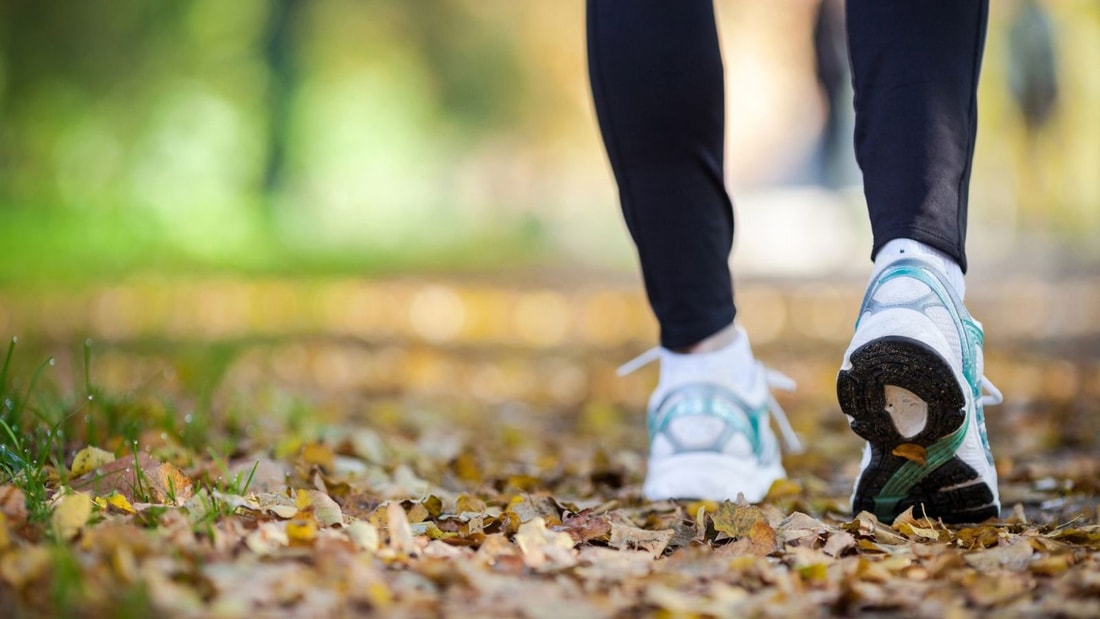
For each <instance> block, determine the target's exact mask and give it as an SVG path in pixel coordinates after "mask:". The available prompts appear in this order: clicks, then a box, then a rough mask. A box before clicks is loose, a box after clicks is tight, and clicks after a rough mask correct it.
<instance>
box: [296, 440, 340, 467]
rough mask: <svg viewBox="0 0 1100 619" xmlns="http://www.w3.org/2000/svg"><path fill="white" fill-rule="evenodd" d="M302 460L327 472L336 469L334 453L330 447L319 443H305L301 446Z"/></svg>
mask: <svg viewBox="0 0 1100 619" xmlns="http://www.w3.org/2000/svg"><path fill="white" fill-rule="evenodd" d="M302 461H303V462H305V463H306V464H315V465H317V466H319V467H321V468H322V469H324V470H325V472H327V473H332V472H333V471H335V470H336V454H334V453H332V448H331V447H328V446H327V445H322V444H321V443H307V444H306V445H305V446H304V447H302Z"/></svg>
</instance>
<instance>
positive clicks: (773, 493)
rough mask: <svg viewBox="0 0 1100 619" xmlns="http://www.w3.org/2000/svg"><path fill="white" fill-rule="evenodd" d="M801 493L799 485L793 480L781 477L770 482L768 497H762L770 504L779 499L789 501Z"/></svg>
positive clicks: (800, 485)
mask: <svg viewBox="0 0 1100 619" xmlns="http://www.w3.org/2000/svg"><path fill="white" fill-rule="evenodd" d="M802 491H803V489H802V484H801V483H799V482H798V481H796V480H794V479H789V478H787V477H781V478H779V479H777V480H775V481H774V482H772V486H771V488H769V489H768V496H766V497H764V500H765V501H767V502H769V503H770V502H772V501H777V500H781V499H789V498H792V497H796V496H799V495H801V494H802Z"/></svg>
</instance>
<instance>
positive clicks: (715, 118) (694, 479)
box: [588, 0, 793, 501]
mask: <svg viewBox="0 0 1100 619" xmlns="http://www.w3.org/2000/svg"><path fill="white" fill-rule="evenodd" d="M588 58H589V75H590V77H591V80H592V94H593V99H594V100H595V105H596V112H597V116H598V118H599V124H600V129H601V133H602V135H603V139H604V144H605V146H606V147H607V152H608V156H609V158H610V160H611V165H612V169H613V170H614V173H615V179H616V181H617V182H618V186H619V194H620V201H621V204H622V209H623V215H624V217H625V219H626V223H627V227H628V228H629V230H630V234H631V236H632V238H633V239H634V242H635V244H636V246H637V249H638V255H639V257H640V262H641V266H642V274H643V277H644V280H645V286H646V292H647V294H648V296H649V301H650V304H651V306H652V308H653V311H654V313H655V315H656V316H657V319H658V322H659V323H660V327H661V345H662V348H660V349H658V354H656V355H655V357H656V358H659V359H660V361H661V378H660V381H659V383H658V385H657V388H656V390H655V391H654V393H653V396H652V397H651V398H650V405H649V411H648V414H647V425H648V427H649V434H650V452H649V461H648V470H647V473H646V483H645V486H644V487H643V492H644V493H645V495H646V496H647V497H649V498H651V499H663V498H669V497H677V498H711V499H733V498H736V497H737V495H738V494H739V493H743V494H744V495H745V496H746V497H747V498H748V499H749V500H753V501H755V500H760V499H761V498H763V497H764V495H765V493H766V492H767V491H768V488H769V487H770V486H771V484H772V482H773V481H774V480H775V479H777V478H780V477H782V476H783V475H784V472H783V467H782V464H781V463H780V458H779V449H778V444H777V441H776V439H775V435H774V434H773V433H772V431H771V429H770V427H769V425H768V417H769V408H770V403H771V402H772V399H771V398H770V392H769V384H770V383H774V382H775V374H774V373H769V372H766V371H765V370H764V369H763V368H762V366H761V365H760V364H759V363H757V362H756V360H755V359H754V358H753V354H752V350H751V348H750V346H749V342H748V336H747V335H745V334H744V332H743V331H742V330H741V329H740V328H739V327H735V326H734V325H733V320H734V314H735V311H734V304H733V291H732V286H731V283H730V272H729V266H728V265H729V253H730V248H731V244H732V240H733V211H732V207H731V204H730V198H729V195H728V194H727V192H726V187H725V183H724V180H723V150H724V122H725V103H724V79H723V70H722V58H721V54H720V52H719V45H718V34H717V29H716V27H715V22H714V8H713V6H712V4H711V0H685V1H683V2H669V1H668V0H589V1H588ZM629 365H634V364H629ZM781 427H784V428H785V430H786V434H787V436H788V437H790V438H791V439H792V440H793V433H790V432H789V426H781Z"/></svg>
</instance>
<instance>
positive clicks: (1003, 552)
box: [963, 539, 1035, 571]
mask: <svg viewBox="0 0 1100 619" xmlns="http://www.w3.org/2000/svg"><path fill="white" fill-rule="evenodd" d="M1034 554H1035V550H1034V549H1033V548H1032V547H1031V544H1030V543H1029V542H1028V541H1027V540H1026V539H1015V540H1012V541H1010V542H1008V543H1005V544H1002V545H999V546H996V547H994V548H990V549H988V550H982V551H979V552H972V553H969V554H967V555H964V557H963V559H964V560H965V561H966V562H967V563H968V564H969V565H970V566H971V567H973V568H976V569H978V570H981V571H991V570H995V569H1007V570H1010V571H1020V570H1022V569H1024V568H1026V567H1027V565H1028V563H1030V562H1031V557H1032V556H1033V555H1034Z"/></svg>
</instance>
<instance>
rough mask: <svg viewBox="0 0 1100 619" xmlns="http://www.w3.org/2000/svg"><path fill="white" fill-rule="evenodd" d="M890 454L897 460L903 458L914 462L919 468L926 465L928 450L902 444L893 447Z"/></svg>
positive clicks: (914, 445)
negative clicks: (896, 457)
mask: <svg viewBox="0 0 1100 619" xmlns="http://www.w3.org/2000/svg"><path fill="white" fill-rule="evenodd" d="M890 453H892V454H894V455H895V456H898V457H899V458H905V459H906V460H909V461H911V462H916V463H917V464H919V465H921V466H924V465H925V464H928V450H927V449H925V448H924V447H921V446H920V445H917V444H914V443H902V444H901V445H898V446H897V447H895V448H894V449H893V451H891V452H890Z"/></svg>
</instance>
